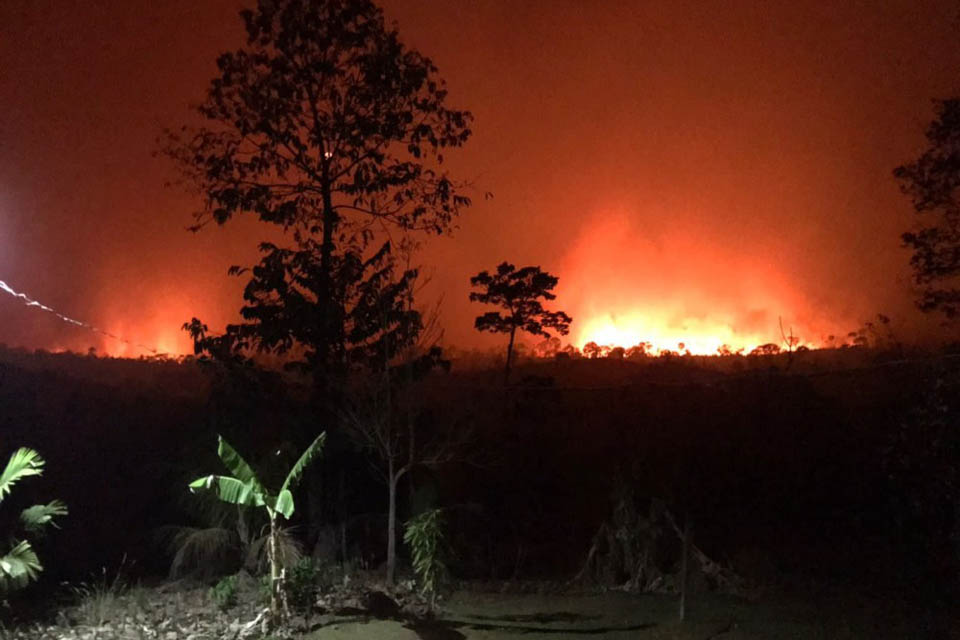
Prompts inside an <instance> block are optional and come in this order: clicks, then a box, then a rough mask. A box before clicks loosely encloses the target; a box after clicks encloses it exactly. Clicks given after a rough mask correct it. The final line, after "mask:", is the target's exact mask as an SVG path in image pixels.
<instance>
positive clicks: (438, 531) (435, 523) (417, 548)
mask: <svg viewBox="0 0 960 640" xmlns="http://www.w3.org/2000/svg"><path fill="white" fill-rule="evenodd" d="M443 529H444V521H443V511H442V510H440V509H429V510H427V511H424V512H423V513H421V514H420V515H418V516H415V517H413V518H411V519H410V520H409V521H408V522H407V523H406V526H405V531H404V533H403V541H404V542H405V543H406V544H407V546H408V547H409V548H410V554H411V556H412V559H413V570H414V572H415V573H416V574H417V579H418V580H419V582H420V591H421V593H422V594H423V595H425V596H429V598H430V606H431V607H432V606H434V604H435V603H436V598H437V593H438V591H439V590H440V586H441V582H442V580H443V579H444V577H445V576H446V573H447V566H446V564H445V563H444V555H445V554H444V533H443Z"/></svg>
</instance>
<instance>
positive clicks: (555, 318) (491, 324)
mask: <svg viewBox="0 0 960 640" xmlns="http://www.w3.org/2000/svg"><path fill="white" fill-rule="evenodd" d="M470 284H471V285H473V286H474V287H479V288H480V290H479V291H472V292H471V293H470V300H472V301H474V302H482V303H484V304H492V305H496V306H498V307H502V308H503V309H504V310H505V313H501V312H500V311H489V312H487V313H484V314H483V315H481V316H477V319H476V320H475V321H474V326H475V327H476V329H477V330H478V331H490V332H492V333H508V334H510V340H509V342H508V343H507V363H506V368H505V370H504V381H505V382H509V380H510V365H511V363H512V361H513V351H514V344H515V340H516V334H517V330H520V331H526V332H527V333H529V334H532V335H535V336H542V337H544V338H549V337H551V334H550V332H549V331H547V329H552V330H554V331H556V332H557V333H559V334H560V335H564V336H565V335H567V333H569V331H570V323H571V322H573V318H571V317H570V316H568V315H567V314H566V313H564V312H563V311H547V310H546V309H544V308H543V304H542V303H541V302H540V300H541V299H543V300H554V299H555V298H556V296H555V295H554V294H553V293H551V292H552V290H553V288H554V287H556V286H557V278H556V277H555V276H552V275H550V274H549V273H547V272H546V271H542V270H541V269H540V267H523V268H522V269H517V268H516V267H515V266H513V265H512V264H510V263H509V262H503V263H501V264H500V265H499V266H498V267H497V270H496V272H495V273H493V274H490V273H488V272H487V271H481V272H480V273H478V274H477V275H475V276H474V277H472V278H470Z"/></svg>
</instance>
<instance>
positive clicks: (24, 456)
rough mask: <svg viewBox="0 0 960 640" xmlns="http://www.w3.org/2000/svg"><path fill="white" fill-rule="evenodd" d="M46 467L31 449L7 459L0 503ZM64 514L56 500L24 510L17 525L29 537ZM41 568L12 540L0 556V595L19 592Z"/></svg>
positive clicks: (25, 547)
mask: <svg viewBox="0 0 960 640" xmlns="http://www.w3.org/2000/svg"><path fill="white" fill-rule="evenodd" d="M45 464H46V462H45V461H44V459H43V458H41V457H40V454H39V453H37V452H36V451H34V450H33V449H27V448H21V449H18V450H17V451H15V452H14V453H13V455H12V456H10V460H9V461H8V462H7V466H6V468H4V470H3V473H2V474H0V502H3V499H4V497H5V496H7V495H9V494H10V492H11V490H12V489H13V485H15V484H16V483H17V482H19V481H21V480H23V479H24V478H27V477H29V476H40V475H43V467H44V465H45ZM65 515H67V506H66V505H65V504H63V503H62V502H61V501H59V500H53V501H52V502H50V503H48V504H37V505H33V506H32V507H27V508H26V509H24V510H23V511H22V512H21V513H20V523H21V524H22V525H23V528H24V530H25V531H26V532H27V533H30V534H34V535H37V534H40V533H42V532H43V531H44V529H45V528H46V527H47V526H48V525H52V526H56V525H55V523H54V518H56V517H58V516H65ZM41 571H43V565H41V564H40V559H39V558H38V557H37V554H36V552H35V551H34V550H33V547H32V546H31V545H30V542H29V541H27V540H19V541H17V540H14V542H13V547H12V548H11V549H10V551H8V552H7V554H6V555H4V556H0V592H9V591H13V590H15V589H20V588H22V587H24V586H26V585H27V584H29V583H30V582H32V581H33V580H36V579H37V576H39V575H40V572H41Z"/></svg>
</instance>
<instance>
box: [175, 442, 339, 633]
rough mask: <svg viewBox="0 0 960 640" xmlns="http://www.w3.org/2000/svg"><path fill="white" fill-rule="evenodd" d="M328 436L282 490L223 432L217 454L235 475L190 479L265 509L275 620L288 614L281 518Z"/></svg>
mask: <svg viewBox="0 0 960 640" xmlns="http://www.w3.org/2000/svg"><path fill="white" fill-rule="evenodd" d="M325 440H326V434H325V433H321V434H320V435H319V436H317V438H316V439H315V440H314V441H313V443H311V444H310V446H309V447H307V449H306V450H305V451H304V452H303V454H302V455H301V456H300V459H299V460H297V462H296V463H295V464H294V465H293V468H291V469H290V472H289V473H288V474H287V477H286V479H285V480H284V481H283V485H282V486H281V487H280V490H279V491H270V490H269V489H268V488H267V487H266V486H265V485H264V484H263V482H261V480H260V478H259V477H258V476H257V474H256V473H255V472H254V470H253V468H252V467H251V466H250V465H249V464H248V463H247V461H246V460H244V459H243V458H242V457H241V456H240V454H239V453H237V451H236V450H235V449H234V448H233V447H232V446H231V445H230V444H229V443H228V442H227V441H226V440H224V439H223V437H222V436H221V437H220V438H219V446H218V447H217V454H218V455H219V456H220V460H222V461H223V464H224V466H225V467H226V468H227V469H228V470H229V471H230V472H231V473H232V474H233V475H232V476H219V475H209V476H204V477H202V478H198V479H197V480H194V481H193V482H191V483H190V490H191V491H194V492H196V491H213V492H214V493H215V495H216V496H217V497H218V498H219V499H220V500H222V501H224V502H227V503H229V504H236V505H241V506H246V507H258V508H261V509H263V510H264V511H266V514H267V517H268V519H269V522H270V530H269V531H270V533H269V534H268V536H269V537H268V538H267V559H268V561H269V564H270V618H271V620H272V622H273V623H274V624H276V623H278V622H279V621H281V620H282V619H283V617H284V616H285V615H286V614H287V610H286V609H287V608H286V606H285V605H284V604H283V600H284V584H283V583H284V580H285V576H284V572H283V571H282V557H281V555H280V553H281V530H282V528H281V527H280V525H279V520H280V518H283V519H285V520H289V519H290V516H292V515H293V511H294V502H293V489H294V488H295V487H296V485H297V484H298V483H299V482H300V479H301V478H302V476H303V472H304V470H305V469H306V468H307V465H309V464H310V462H311V461H312V460H313V459H314V458H315V457H316V456H317V455H319V453H320V451H321V449H322V448H323V443H324V441H325Z"/></svg>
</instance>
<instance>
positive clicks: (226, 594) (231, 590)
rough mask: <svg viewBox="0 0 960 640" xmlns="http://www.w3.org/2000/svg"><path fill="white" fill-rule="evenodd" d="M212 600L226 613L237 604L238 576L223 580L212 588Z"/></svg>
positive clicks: (227, 577)
mask: <svg viewBox="0 0 960 640" xmlns="http://www.w3.org/2000/svg"><path fill="white" fill-rule="evenodd" d="M210 599H211V600H213V602H214V604H216V605H217V607H218V608H219V609H220V610H221V611H226V610H227V609H230V608H231V607H233V606H234V605H236V604H237V576H236V575H232V576H226V577H225V578H221V579H220V581H219V582H217V584H215V585H213V586H212V587H210Z"/></svg>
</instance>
